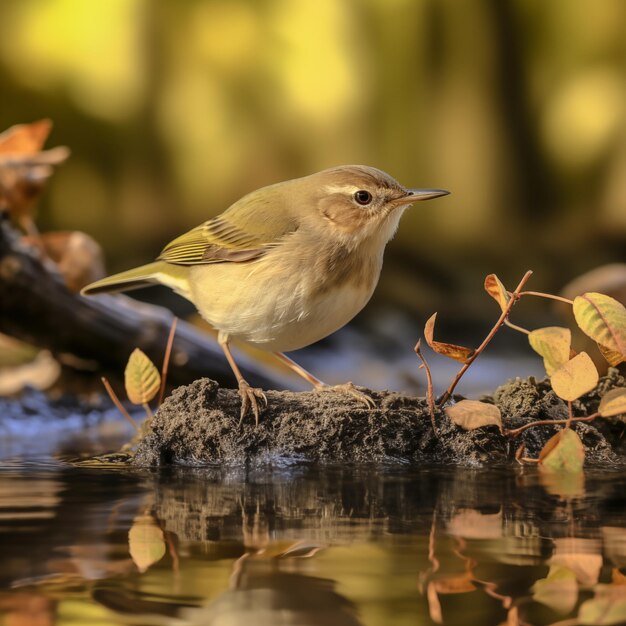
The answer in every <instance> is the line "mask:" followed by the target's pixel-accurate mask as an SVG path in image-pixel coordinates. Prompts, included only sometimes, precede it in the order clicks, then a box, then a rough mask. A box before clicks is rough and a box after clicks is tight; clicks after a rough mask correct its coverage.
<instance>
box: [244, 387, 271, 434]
mask: <svg viewBox="0 0 626 626" xmlns="http://www.w3.org/2000/svg"><path fill="white" fill-rule="evenodd" d="M239 395H240V396H241V415H240V417H239V426H241V422H243V418H244V417H245V416H246V415H247V414H248V412H249V411H250V409H252V413H253V415H254V421H255V423H256V425H257V426H258V425H259V415H260V414H261V409H260V408H259V400H260V401H261V402H262V404H263V409H265V408H266V407H267V398H266V397H265V394H264V393H263V390H262V389H259V388H257V387H251V386H250V385H249V384H248V383H247V382H246V381H245V380H243V379H242V380H240V381H239Z"/></svg>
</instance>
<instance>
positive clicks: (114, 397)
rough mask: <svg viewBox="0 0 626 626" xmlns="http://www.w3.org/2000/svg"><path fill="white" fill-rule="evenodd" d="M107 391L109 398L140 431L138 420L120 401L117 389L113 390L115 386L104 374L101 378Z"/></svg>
mask: <svg viewBox="0 0 626 626" xmlns="http://www.w3.org/2000/svg"><path fill="white" fill-rule="evenodd" d="M100 380H101V381H102V384H103V385H104V388H105V389H106V392H107V393H108V394H109V398H111V400H112V401H113V404H114V405H115V406H116V407H117V408H118V410H119V412H120V413H121V414H122V415H123V416H124V417H125V418H126V419H127V420H128V421H129V422H130V423H131V424H132V426H133V428H134V429H135V430H136V431H137V432H139V426H137V422H136V421H135V420H134V419H133V418H132V417H131V416H130V413H129V412H128V411H127V410H126V409H125V408H124V405H123V404H122V403H121V402H120V399H119V398H118V397H117V394H116V393H115V391H113V387H111V385H110V383H109V381H108V380H107V379H106V378H105V377H104V376H103V377H102V378H101V379H100Z"/></svg>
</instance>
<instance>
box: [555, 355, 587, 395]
mask: <svg viewBox="0 0 626 626" xmlns="http://www.w3.org/2000/svg"><path fill="white" fill-rule="evenodd" d="M550 382H551V383H552V389H554V393H556V395H557V396H559V398H562V399H563V400H568V401H573V400H576V399H578V398H580V396H582V395H583V394H585V393H587V392H589V391H591V390H592V389H593V388H594V387H595V386H596V385H597V384H598V370H597V369H596V366H595V365H594V364H593V361H592V360H591V359H590V358H589V355H588V354H587V353H586V352H581V353H580V354H577V355H576V356H575V357H574V358H573V359H571V360H569V361H568V362H567V363H565V365H562V366H561V367H559V368H558V369H557V370H556V371H555V372H554V374H553V375H552V377H551V378H550Z"/></svg>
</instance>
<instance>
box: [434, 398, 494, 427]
mask: <svg viewBox="0 0 626 626" xmlns="http://www.w3.org/2000/svg"><path fill="white" fill-rule="evenodd" d="M445 411H446V414H447V416H448V417H449V418H450V419H451V420H452V421H453V422H454V423H455V424H456V425H457V426H460V427H461V428H463V429H465V430H475V429H476V428H482V427H483V426H497V427H498V428H499V429H500V430H502V416H501V415H500V409H499V408H498V407H497V406H495V405H493V404H487V403H486V402H479V401H478V400H461V401H460V402H457V403H456V404H453V405H452V406H448V407H446V409H445Z"/></svg>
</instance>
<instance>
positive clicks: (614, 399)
mask: <svg viewBox="0 0 626 626" xmlns="http://www.w3.org/2000/svg"><path fill="white" fill-rule="evenodd" d="M598 412H599V413H600V415H602V417H614V416H615V415H621V414H622V413H624V414H626V388H624V387H619V388H617V389H611V391H607V392H606V393H605V394H604V395H603V396H602V400H600V406H599V407H598Z"/></svg>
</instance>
